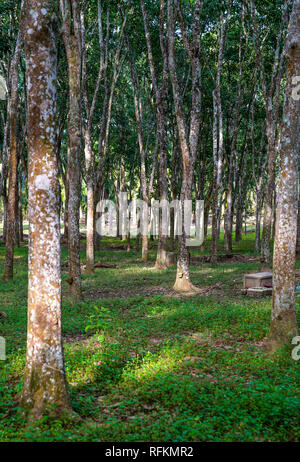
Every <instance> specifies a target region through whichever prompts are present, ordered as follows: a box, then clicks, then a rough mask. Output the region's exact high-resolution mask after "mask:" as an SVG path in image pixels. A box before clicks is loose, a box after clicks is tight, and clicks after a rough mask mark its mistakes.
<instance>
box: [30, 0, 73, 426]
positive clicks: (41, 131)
mask: <svg viewBox="0 0 300 462" xmlns="http://www.w3.org/2000/svg"><path fill="white" fill-rule="evenodd" d="M25 13H26V28H25V30H26V33H25V56H26V80H27V90H28V95H27V96H28V100H27V108H28V109H27V110H28V119H27V120H28V154H29V172H28V188H29V203H28V214H29V223H30V225H29V264H28V270H29V285H28V333H27V355H26V367H25V371H24V380H23V391H22V397H21V406H22V407H23V408H24V409H25V411H26V413H27V414H29V417H30V418H31V419H39V418H41V417H42V416H44V415H47V416H49V415H55V416H56V417H57V416H60V415H62V414H64V413H65V412H66V411H70V410H71V407H70V401H69V395H68V391H67V385H66V377H65V367H64V356H63V346H62V332H61V267H60V220H59V182H58V166H57V152H56V150H57V145H56V122H55V119H56V82H57V49H56V43H55V34H54V31H53V24H54V23H55V17H54V13H53V3H52V1H50V0H43V1H41V0H27V2H26V12H25ZM41 82H43V90H42V91H41Z"/></svg>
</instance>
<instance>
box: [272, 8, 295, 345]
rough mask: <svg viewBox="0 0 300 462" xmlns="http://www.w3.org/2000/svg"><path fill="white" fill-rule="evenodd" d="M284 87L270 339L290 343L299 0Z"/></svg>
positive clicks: (293, 23) (293, 322)
mask: <svg viewBox="0 0 300 462" xmlns="http://www.w3.org/2000/svg"><path fill="white" fill-rule="evenodd" d="M286 56H287V87H286V95H285V104H284V114H283V130H282V139H281V152H280V176H279V185H278V205H277V223H276V235H275V243H274V259H273V287H274V289H273V306H272V315H271V328H270V339H271V341H273V342H274V343H275V344H285V343H290V341H291V339H292V338H293V337H295V336H297V335H298V332H299V330H298V324H297V315H296V294H295V251H296V238H297V212H298V168H299V165H298V159H299V150H300V138H299V133H300V99H299V95H295V94H294V84H295V82H294V78H295V76H299V75H300V0H295V2H294V7H293V13H292V17H291V23H290V28H289V32H288V38H287V52H286Z"/></svg>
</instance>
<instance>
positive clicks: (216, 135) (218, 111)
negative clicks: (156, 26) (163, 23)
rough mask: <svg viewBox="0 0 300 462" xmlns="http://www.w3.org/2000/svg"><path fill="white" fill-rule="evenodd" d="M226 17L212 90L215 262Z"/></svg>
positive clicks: (222, 26)
mask: <svg viewBox="0 0 300 462" xmlns="http://www.w3.org/2000/svg"><path fill="white" fill-rule="evenodd" d="M228 19H229V12H228V13H227V16H226V18H225V19H224V15H223V13H222V14H221V18H220V32H219V54H218V67H217V76H216V87H215V89H214V91H213V111H214V116H213V160H214V170H213V194H212V236H211V261H212V262H213V263H214V262H216V260H217V242H218V205H219V195H220V190H221V186H222V172H223V151H224V137H223V110H222V100H221V74H222V68H223V56H224V48H225V39H226V33H227V25H228Z"/></svg>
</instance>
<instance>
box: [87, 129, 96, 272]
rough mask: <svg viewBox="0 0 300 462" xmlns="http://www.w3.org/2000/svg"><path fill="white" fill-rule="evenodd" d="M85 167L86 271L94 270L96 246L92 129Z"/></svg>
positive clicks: (88, 141) (88, 134) (88, 133)
mask: <svg viewBox="0 0 300 462" xmlns="http://www.w3.org/2000/svg"><path fill="white" fill-rule="evenodd" d="M85 168H86V189H87V221H86V273H87V274H92V273H93V272H94V262H95V248H94V242H95V239H94V236H95V230H94V224H95V217H94V203H95V198H94V163H93V153H92V145H91V139H90V130H89V128H87V129H86V130H85Z"/></svg>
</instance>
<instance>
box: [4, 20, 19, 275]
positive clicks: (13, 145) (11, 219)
mask: <svg viewBox="0 0 300 462" xmlns="http://www.w3.org/2000/svg"><path fill="white" fill-rule="evenodd" d="M22 43H23V31H22V24H20V30H19V34H18V38H17V43H16V48H15V53H14V56H13V59H12V62H11V66H10V78H9V80H10V82H9V89H10V95H9V103H8V117H9V157H8V172H9V174H8V176H9V182H8V201H7V215H6V240H5V262H4V270H3V279H4V280H6V281H7V280H10V279H12V278H13V265H14V246H15V244H16V237H17V236H16V221H17V220H16V218H17V214H16V212H17V198H18V191H17V187H18V182H17V176H18V101H19V97H18V77H19V74H18V66H19V60H20V54H21V47H22Z"/></svg>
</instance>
